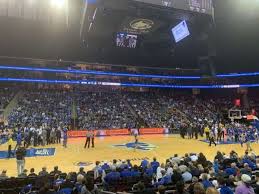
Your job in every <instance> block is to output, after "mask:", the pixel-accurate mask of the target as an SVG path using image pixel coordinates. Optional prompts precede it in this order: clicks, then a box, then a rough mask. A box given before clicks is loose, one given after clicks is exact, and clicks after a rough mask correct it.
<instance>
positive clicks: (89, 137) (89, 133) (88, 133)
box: [84, 130, 91, 148]
mask: <svg viewBox="0 0 259 194" xmlns="http://www.w3.org/2000/svg"><path fill="white" fill-rule="evenodd" d="M90 142H91V131H90V130H87V131H86V141H85V146H84V148H86V146H87V147H88V148H89V147H90Z"/></svg>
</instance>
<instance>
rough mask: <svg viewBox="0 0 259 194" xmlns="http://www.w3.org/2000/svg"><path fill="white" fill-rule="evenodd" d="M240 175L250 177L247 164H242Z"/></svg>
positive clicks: (250, 173) (250, 171) (250, 170)
mask: <svg viewBox="0 0 259 194" xmlns="http://www.w3.org/2000/svg"><path fill="white" fill-rule="evenodd" d="M240 173H241V174H247V175H249V176H251V175H252V169H251V168H250V167H249V165H248V164H247V163H244V168H241V169H240Z"/></svg>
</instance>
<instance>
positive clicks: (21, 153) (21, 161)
mask: <svg viewBox="0 0 259 194" xmlns="http://www.w3.org/2000/svg"><path fill="white" fill-rule="evenodd" d="M25 155H26V149H25V148H24V147H20V146H18V148H17V150H16V163H17V174H18V176H19V175H20V174H22V172H23V171H24V166H25Z"/></svg>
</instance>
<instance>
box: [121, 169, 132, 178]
mask: <svg viewBox="0 0 259 194" xmlns="http://www.w3.org/2000/svg"><path fill="white" fill-rule="evenodd" d="M120 176H121V177H122V178H125V177H131V171H130V170H129V168H127V167H125V168H124V169H123V170H122V171H121V173H120Z"/></svg>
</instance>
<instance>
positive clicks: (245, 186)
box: [235, 174, 255, 194]
mask: <svg viewBox="0 0 259 194" xmlns="http://www.w3.org/2000/svg"><path fill="white" fill-rule="evenodd" d="M241 181H242V182H241V185H239V186H237V187H236V190H235V194H253V193H255V192H254V189H253V188H252V187H251V177H250V176H249V175H247V174H243V175H242V176H241Z"/></svg>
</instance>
